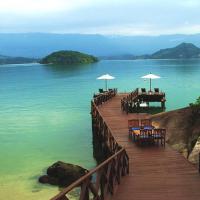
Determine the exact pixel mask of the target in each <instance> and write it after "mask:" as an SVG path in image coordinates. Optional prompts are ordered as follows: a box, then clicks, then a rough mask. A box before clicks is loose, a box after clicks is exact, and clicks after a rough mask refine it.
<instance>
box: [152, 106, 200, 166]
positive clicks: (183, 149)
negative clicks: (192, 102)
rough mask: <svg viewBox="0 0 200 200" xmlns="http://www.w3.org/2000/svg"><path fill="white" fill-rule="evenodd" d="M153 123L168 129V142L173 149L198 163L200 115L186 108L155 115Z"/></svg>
mask: <svg viewBox="0 0 200 200" xmlns="http://www.w3.org/2000/svg"><path fill="white" fill-rule="evenodd" d="M152 121H153V124H154V125H156V127H161V128H166V130H167V135H166V141H167V143H168V144H169V145H170V146H171V147H172V148H174V149H175V150H177V151H178V152H180V153H182V155H183V156H184V157H185V158H187V159H189V161H190V162H192V163H197V151H196V149H197V148H200V147H198V146H197V144H198V143H197V139H198V138H199V137H200V131H199V130H200V115H199V114H198V115H196V114H195V115H194V113H193V109H192V108H191V107H186V108H181V109H178V110H173V111H169V112H163V113H159V114H156V115H153V116H152ZM194 146H196V147H195V148H194ZM199 150H200V149H199ZM192 152H193V153H192Z"/></svg>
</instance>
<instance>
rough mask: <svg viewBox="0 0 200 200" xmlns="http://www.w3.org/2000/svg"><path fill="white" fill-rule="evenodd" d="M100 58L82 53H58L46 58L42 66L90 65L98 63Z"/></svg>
mask: <svg viewBox="0 0 200 200" xmlns="http://www.w3.org/2000/svg"><path fill="white" fill-rule="evenodd" d="M97 61H98V58H96V57H95V56H92V55H88V54H85V53H81V52H78V51H57V52H53V53H51V54H50V55H48V56H46V57H44V58H43V59H42V60H41V61H40V63H41V64H59V65H71V64H89V63H94V62H97Z"/></svg>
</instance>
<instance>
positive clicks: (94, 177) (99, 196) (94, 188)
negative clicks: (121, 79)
mask: <svg viewBox="0 0 200 200" xmlns="http://www.w3.org/2000/svg"><path fill="white" fill-rule="evenodd" d="M111 98H112V97H111ZM98 103H99V102H98ZM91 115H92V129H93V134H95V135H96V137H97V138H98V140H99V141H100V143H101V151H102V153H103V154H104V155H105V158H107V157H108V158H107V159H106V160H105V161H103V162H102V163H101V164H99V165H98V166H97V167H96V168H94V169H92V170H90V171H89V172H88V173H87V174H86V175H84V176H83V177H81V178H80V179H78V180H77V181H75V182H74V183H72V184H71V185H70V186H69V187H67V188H65V189H63V190H62V191H61V192H60V193H59V194H58V195H56V196H55V197H53V198H52V199H51V200H69V197H67V194H69V193H70V191H72V190H73V189H74V188H76V187H80V192H78V196H79V199H80V200H90V199H93V200H104V199H107V198H108V197H109V196H111V195H113V194H114V193H115V191H116V189H117V187H118V185H119V184H120V180H121V178H122V177H123V176H125V175H127V174H128V173H129V158H128V155H127V153H126V151H125V149H124V148H122V147H121V146H120V145H119V144H118V143H117V142H116V140H115V138H114V137H113V135H112V131H111V129H110V128H109V126H108V125H107V124H106V123H105V121H104V120H103V117H102V115H101V113H100V111H99V109H98V105H96V103H95V101H92V104H91Z"/></svg>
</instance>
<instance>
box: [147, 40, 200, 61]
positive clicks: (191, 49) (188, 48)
mask: <svg viewBox="0 0 200 200" xmlns="http://www.w3.org/2000/svg"><path fill="white" fill-rule="evenodd" d="M150 57H151V58H153V59H180V58H181V59H182V58H183V59H187V58H200V48H198V47H197V46H195V45H194V44H191V43H181V44H180V45H178V46H176V47H174V48H168V49H161V50H159V51H157V52H155V53H154V54H152V55H151V56H150Z"/></svg>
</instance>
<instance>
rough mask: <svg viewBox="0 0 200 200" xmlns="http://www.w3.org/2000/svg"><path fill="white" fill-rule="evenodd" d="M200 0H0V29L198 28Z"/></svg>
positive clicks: (147, 31)
mask: <svg viewBox="0 0 200 200" xmlns="http://www.w3.org/2000/svg"><path fill="white" fill-rule="evenodd" d="M199 10H200V0H175V1H174V0H168V1H165V0H140V1H138V0H0V19H1V21H0V32H54V33H55V32H58V33H102V34H123V35H131V34H134V35H157V34H170V33H199V32H200V26H199V24H200V23H199V22H200V13H199Z"/></svg>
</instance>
